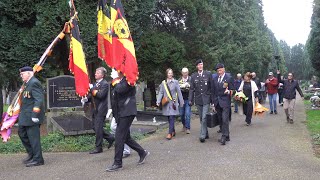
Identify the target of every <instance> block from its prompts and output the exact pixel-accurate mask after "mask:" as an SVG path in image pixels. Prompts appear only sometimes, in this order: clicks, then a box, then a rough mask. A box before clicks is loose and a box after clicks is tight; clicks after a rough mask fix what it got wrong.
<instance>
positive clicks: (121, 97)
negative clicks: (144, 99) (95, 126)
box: [112, 77, 137, 119]
mask: <svg viewBox="0 0 320 180" xmlns="http://www.w3.org/2000/svg"><path fill="white" fill-rule="evenodd" d="M112 93H113V94H112V96H113V99H114V102H113V103H115V106H116V111H117V112H114V113H116V117H127V116H132V115H134V116H135V115H137V104H136V87H135V86H130V85H129V84H128V83H127V80H126V78H125V77H124V78H122V80H121V81H120V82H119V83H118V84H116V85H115V87H114V89H113V92H112ZM112 111H114V109H112ZM116 119H117V118H116Z"/></svg>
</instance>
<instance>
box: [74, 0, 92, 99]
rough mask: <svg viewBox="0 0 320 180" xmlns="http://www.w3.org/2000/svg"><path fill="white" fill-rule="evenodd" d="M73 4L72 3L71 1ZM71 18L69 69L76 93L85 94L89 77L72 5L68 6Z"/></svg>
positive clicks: (81, 95)
mask: <svg viewBox="0 0 320 180" xmlns="http://www.w3.org/2000/svg"><path fill="white" fill-rule="evenodd" d="M72 5H73V3H72ZM70 15H71V17H74V18H71V20H70V22H69V26H70V31H71V32H70V53H69V70H70V71H71V72H72V73H73V74H74V78H75V85H76V93H77V94H78V95H79V96H80V97H83V96H86V95H87V93H88V90H89V77H88V70H87V65H86V61H85V55H84V52H83V48H82V44H81V38H80V30H79V26H78V20H77V14H76V11H75V8H74V5H73V8H72V6H71V7H70Z"/></svg>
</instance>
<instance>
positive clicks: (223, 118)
mask: <svg viewBox="0 0 320 180" xmlns="http://www.w3.org/2000/svg"><path fill="white" fill-rule="evenodd" d="M230 110H231V108H230V107H227V108H222V107H221V106H220V105H219V104H218V105H217V107H216V111H217V114H218V119H219V123H220V130H221V133H222V136H224V137H228V136H229V134H230V132H229V121H230Z"/></svg>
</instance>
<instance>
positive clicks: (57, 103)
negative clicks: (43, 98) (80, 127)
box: [47, 75, 82, 109]
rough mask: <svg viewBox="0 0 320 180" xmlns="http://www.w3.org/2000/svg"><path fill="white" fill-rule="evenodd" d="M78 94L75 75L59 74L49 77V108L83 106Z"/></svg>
mask: <svg viewBox="0 0 320 180" xmlns="http://www.w3.org/2000/svg"><path fill="white" fill-rule="evenodd" d="M80 100H81V99H80V97H79V96H77V94H76V89H75V81H74V77H73V76H67V75H63V76H58V77H54V78H49V79H47V108H48V109H53V108H68V107H81V106H82V105H81V101H80Z"/></svg>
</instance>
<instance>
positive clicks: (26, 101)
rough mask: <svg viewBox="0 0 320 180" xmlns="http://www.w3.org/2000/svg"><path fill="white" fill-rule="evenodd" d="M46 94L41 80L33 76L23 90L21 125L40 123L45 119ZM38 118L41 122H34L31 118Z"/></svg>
mask: <svg viewBox="0 0 320 180" xmlns="http://www.w3.org/2000/svg"><path fill="white" fill-rule="evenodd" d="M44 115H45V109H44V96H43V88H42V86H41V83H40V81H39V80H38V79H37V78H35V77H32V78H31V79H30V80H29V81H28V82H27V83H26V84H25V88H24V90H23V92H22V102H21V108H20V115H19V126H34V125H39V124H41V123H42V122H43V121H44ZM32 118H38V119H39V122H38V123H34V122H33V121H32V120H31V119H32Z"/></svg>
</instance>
